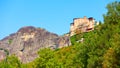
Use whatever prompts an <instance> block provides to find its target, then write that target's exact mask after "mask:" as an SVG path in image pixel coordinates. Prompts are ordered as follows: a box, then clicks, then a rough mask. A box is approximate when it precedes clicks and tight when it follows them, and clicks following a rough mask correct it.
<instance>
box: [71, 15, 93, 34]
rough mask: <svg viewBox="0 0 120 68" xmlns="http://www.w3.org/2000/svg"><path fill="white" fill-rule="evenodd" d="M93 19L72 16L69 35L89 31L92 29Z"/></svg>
mask: <svg viewBox="0 0 120 68" xmlns="http://www.w3.org/2000/svg"><path fill="white" fill-rule="evenodd" d="M94 24H95V19H94V18H92V17H90V18H87V17H86V16H84V18H74V19H73V23H71V25H70V36H73V35H75V34H79V33H82V32H89V31H92V30H94Z"/></svg>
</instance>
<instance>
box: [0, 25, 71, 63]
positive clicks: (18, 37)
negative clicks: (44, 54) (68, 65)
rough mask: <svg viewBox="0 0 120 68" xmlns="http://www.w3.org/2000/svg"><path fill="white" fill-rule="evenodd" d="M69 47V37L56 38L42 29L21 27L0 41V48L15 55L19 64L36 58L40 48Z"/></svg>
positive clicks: (55, 35) (56, 36)
mask: <svg viewBox="0 0 120 68" xmlns="http://www.w3.org/2000/svg"><path fill="white" fill-rule="evenodd" d="M69 45H70V40H69V36H58V35H57V34H54V33H51V32H48V31H46V30H45V29H42V28H35V27H33V26H27V27H22V28H21V29H19V30H18V31H17V32H16V33H13V34H11V35H9V36H8V37H5V38H4V39H2V40H1V41H0V48H2V49H5V50H8V51H9V55H11V54H15V55H16V56H18V57H19V59H20V60H21V62H23V63H28V62H30V61H33V60H34V59H35V58H36V57H37V51H38V50H39V49H41V48H51V49H56V48H62V47H66V46H69Z"/></svg>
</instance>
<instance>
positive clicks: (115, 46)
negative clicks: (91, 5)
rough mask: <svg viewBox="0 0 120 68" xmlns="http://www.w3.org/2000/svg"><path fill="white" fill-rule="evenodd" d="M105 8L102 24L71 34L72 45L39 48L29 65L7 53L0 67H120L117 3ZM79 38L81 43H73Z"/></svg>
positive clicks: (118, 11) (119, 20)
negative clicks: (89, 29)
mask: <svg viewBox="0 0 120 68" xmlns="http://www.w3.org/2000/svg"><path fill="white" fill-rule="evenodd" d="M107 9H108V12H107V13H106V14H104V24H101V25H98V26H96V27H95V30H94V31H91V32H88V33H83V34H78V35H74V36H73V37H71V42H72V46H69V47H64V48H61V49H57V50H50V49H43V50H40V51H39V52H38V54H39V57H38V58H36V59H35V60H34V61H33V62H30V63H28V64H22V63H20V61H19V60H18V59H17V58H16V57H15V56H10V57H7V58H6V59H5V60H3V61H2V62H1V63H0V68H120V61H119V60H120V42H119V41H120V2H113V3H110V4H108V5H107ZM81 38H84V41H83V43H80V42H76V41H78V40H80V39H81Z"/></svg>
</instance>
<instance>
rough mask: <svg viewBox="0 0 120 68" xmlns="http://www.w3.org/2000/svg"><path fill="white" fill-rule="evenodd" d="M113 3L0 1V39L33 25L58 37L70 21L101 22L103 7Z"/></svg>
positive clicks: (89, 0)
mask: <svg viewBox="0 0 120 68" xmlns="http://www.w3.org/2000/svg"><path fill="white" fill-rule="evenodd" d="M113 1H114V0H0V39H2V38H4V37H5V36H8V35H9V34H11V33H14V32H17V30H18V29H19V28H21V27H23V26H35V27H41V28H45V29H46V30H48V31H50V32H53V33H57V34H58V35H62V34H64V33H67V32H69V28H70V23H72V22H73V18H78V17H79V18H80V17H84V16H87V17H93V18H95V19H96V20H97V21H103V17H102V15H103V14H104V13H106V8H105V7H106V5H107V4H108V3H110V2H113Z"/></svg>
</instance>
